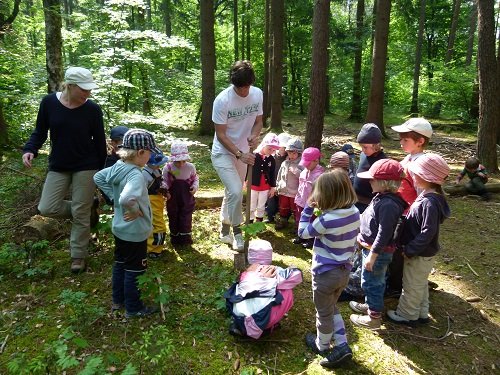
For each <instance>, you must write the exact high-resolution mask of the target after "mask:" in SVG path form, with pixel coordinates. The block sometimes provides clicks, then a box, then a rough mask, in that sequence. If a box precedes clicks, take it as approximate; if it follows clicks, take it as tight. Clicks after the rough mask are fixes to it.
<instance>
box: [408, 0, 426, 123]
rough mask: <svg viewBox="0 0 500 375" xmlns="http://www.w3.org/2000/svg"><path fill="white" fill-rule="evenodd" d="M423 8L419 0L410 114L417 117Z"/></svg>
mask: <svg viewBox="0 0 500 375" xmlns="http://www.w3.org/2000/svg"><path fill="white" fill-rule="evenodd" d="M425 7H426V0H420V13H419V17H418V34H417V46H416V48H415V66H414V68H413V90H412V96H411V108H410V112H411V114H412V115H413V114H414V115H418V113H419V112H420V111H419V109H418V87H419V83H420V64H421V62H422V44H423V40H424V27H425Z"/></svg>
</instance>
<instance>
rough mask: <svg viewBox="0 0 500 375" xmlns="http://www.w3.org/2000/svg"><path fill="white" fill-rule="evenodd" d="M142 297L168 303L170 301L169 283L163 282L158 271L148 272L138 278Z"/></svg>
mask: <svg viewBox="0 0 500 375" xmlns="http://www.w3.org/2000/svg"><path fill="white" fill-rule="evenodd" d="M137 283H138V284H139V289H140V290H141V294H142V298H149V299H152V300H153V301H154V302H155V303H158V304H166V303H168V302H169V301H170V292H169V287H168V285H167V284H163V283H162V282H161V275H160V274H159V273H158V272H150V271H148V272H146V273H144V274H143V275H141V276H139V277H138V278H137Z"/></svg>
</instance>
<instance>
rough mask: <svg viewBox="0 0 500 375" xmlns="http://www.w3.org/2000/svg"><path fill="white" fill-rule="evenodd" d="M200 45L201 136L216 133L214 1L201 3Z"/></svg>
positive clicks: (206, 0)
mask: <svg viewBox="0 0 500 375" xmlns="http://www.w3.org/2000/svg"><path fill="white" fill-rule="evenodd" d="M200 18H201V20H200V30H201V36H200V39H201V40H200V44H201V86H202V90H201V107H202V110H201V127H200V134H201V135H210V134H213V132H214V124H213V122H212V105H213V102H214V99H215V68H216V60H215V35H214V23H215V15H214V1H213V0H205V1H201V2H200Z"/></svg>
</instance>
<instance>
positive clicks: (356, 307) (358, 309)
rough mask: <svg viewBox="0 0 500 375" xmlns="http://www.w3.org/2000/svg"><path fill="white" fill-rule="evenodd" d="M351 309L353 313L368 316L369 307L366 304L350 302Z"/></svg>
mask: <svg viewBox="0 0 500 375" xmlns="http://www.w3.org/2000/svg"><path fill="white" fill-rule="evenodd" d="M349 307H350V308H351V310H352V311H354V312H355V313H358V314H363V315H367V314H368V305H367V304H366V303H359V302H356V301H350V302H349Z"/></svg>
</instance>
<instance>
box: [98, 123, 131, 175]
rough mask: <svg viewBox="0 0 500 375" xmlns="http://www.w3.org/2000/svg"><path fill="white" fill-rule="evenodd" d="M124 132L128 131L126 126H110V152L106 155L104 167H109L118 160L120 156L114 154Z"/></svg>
mask: <svg viewBox="0 0 500 375" xmlns="http://www.w3.org/2000/svg"><path fill="white" fill-rule="evenodd" d="M126 132H128V128H127V127H126V126H115V127H114V128H111V131H110V134H109V139H110V140H109V144H110V145H111V153H110V154H109V155H108V156H107V157H106V161H105V162H104V168H108V167H111V166H112V165H113V164H115V163H116V162H117V161H118V160H120V157H119V156H118V155H117V154H116V151H118V147H119V146H121V144H122V143H123V137H124V136H125V133H126Z"/></svg>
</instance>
